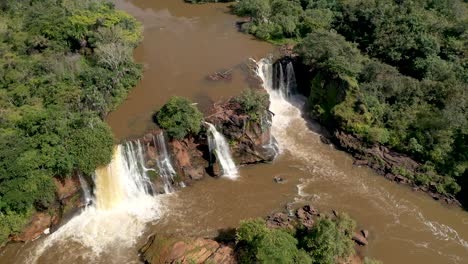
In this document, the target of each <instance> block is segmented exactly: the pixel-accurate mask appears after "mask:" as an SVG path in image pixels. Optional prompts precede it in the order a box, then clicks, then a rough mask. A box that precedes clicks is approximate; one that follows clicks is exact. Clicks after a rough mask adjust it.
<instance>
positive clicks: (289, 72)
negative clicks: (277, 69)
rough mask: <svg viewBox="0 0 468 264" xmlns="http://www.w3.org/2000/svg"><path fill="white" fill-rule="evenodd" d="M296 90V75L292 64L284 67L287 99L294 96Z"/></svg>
mask: <svg viewBox="0 0 468 264" xmlns="http://www.w3.org/2000/svg"><path fill="white" fill-rule="evenodd" d="M296 90H297V82H296V73H295V72H294V66H293V64H292V62H288V64H287V65H286V93H287V97H289V96H291V95H292V94H295V93H296Z"/></svg>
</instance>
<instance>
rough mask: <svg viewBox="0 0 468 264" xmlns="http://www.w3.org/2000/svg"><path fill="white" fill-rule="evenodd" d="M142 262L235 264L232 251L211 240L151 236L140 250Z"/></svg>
mask: <svg viewBox="0 0 468 264" xmlns="http://www.w3.org/2000/svg"><path fill="white" fill-rule="evenodd" d="M140 253H141V256H142V260H143V261H144V262H145V263H148V264H159V263H220V264H234V263H237V261H236V257H235V254H234V249H233V247H231V246H228V245H223V244H220V243H218V242H216V241H214V240H211V239H204V238H193V239H187V238H186V239H178V238H165V237H161V236H158V235H154V236H151V237H150V238H149V240H148V242H147V243H146V244H145V245H144V246H143V247H142V248H141V249H140Z"/></svg>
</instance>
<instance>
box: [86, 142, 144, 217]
mask: <svg viewBox="0 0 468 264" xmlns="http://www.w3.org/2000/svg"><path fill="white" fill-rule="evenodd" d="M135 147H136V148H135ZM146 171H148V169H147V168H146V167H145V164H144V159H143V148H142V146H141V143H140V141H136V142H126V143H125V144H124V145H119V146H117V147H116V150H115V151H114V156H113V158H112V161H111V163H110V164H109V165H108V166H106V167H101V168H98V169H97V170H96V189H95V196H96V201H95V202H96V206H97V208H98V209H103V210H108V209H112V208H114V207H116V206H118V205H119V204H121V203H122V201H123V200H129V199H132V198H137V197H139V196H141V195H150V194H151V193H152V190H153V187H152V184H151V181H150V179H149V177H148V175H147V173H146Z"/></svg>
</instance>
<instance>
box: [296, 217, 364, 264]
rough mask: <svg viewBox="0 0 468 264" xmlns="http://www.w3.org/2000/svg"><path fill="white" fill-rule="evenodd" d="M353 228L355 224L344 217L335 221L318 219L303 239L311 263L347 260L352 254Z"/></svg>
mask: <svg viewBox="0 0 468 264" xmlns="http://www.w3.org/2000/svg"><path fill="white" fill-rule="evenodd" d="M354 227H355V223H354V222H353V221H352V220H351V219H350V218H349V217H348V216H346V215H344V216H343V217H342V218H340V219H338V220H336V221H333V220H331V219H328V218H319V219H318V221H317V223H316V224H315V225H314V227H313V228H312V230H311V231H310V232H309V233H308V234H307V235H306V236H305V238H304V243H305V248H306V250H307V251H308V252H309V254H310V256H311V257H312V260H313V263H334V262H335V261H336V259H337V258H340V259H347V258H348V257H349V256H350V255H351V254H353V253H354V243H353V241H352V240H351V236H352V234H353V230H354Z"/></svg>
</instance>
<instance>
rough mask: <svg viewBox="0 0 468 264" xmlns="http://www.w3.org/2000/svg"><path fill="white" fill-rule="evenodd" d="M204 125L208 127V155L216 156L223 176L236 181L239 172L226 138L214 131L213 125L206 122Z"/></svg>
mask: <svg viewBox="0 0 468 264" xmlns="http://www.w3.org/2000/svg"><path fill="white" fill-rule="evenodd" d="M205 123H206V125H207V126H208V146H209V148H210V153H213V154H215V155H216V158H217V159H218V161H219V163H220V164H221V168H222V170H223V176H224V177H227V178H230V179H236V178H237V177H238V176H239V171H238V169H237V167H236V164H235V163H234V160H233V159H232V156H231V150H230V148H229V144H228V143H227V141H226V138H224V136H223V134H221V133H219V132H218V130H216V127H215V126H214V125H213V124H210V123H208V122H205Z"/></svg>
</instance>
